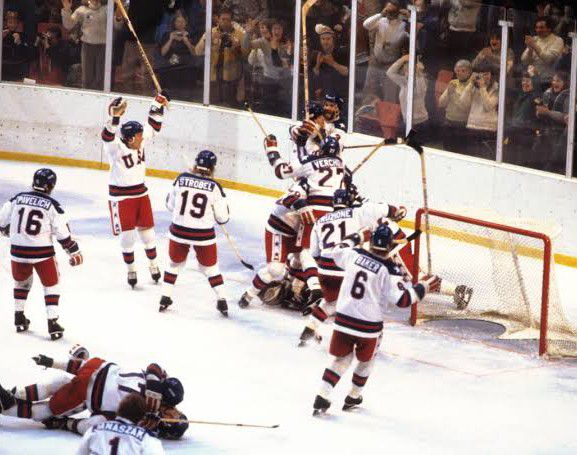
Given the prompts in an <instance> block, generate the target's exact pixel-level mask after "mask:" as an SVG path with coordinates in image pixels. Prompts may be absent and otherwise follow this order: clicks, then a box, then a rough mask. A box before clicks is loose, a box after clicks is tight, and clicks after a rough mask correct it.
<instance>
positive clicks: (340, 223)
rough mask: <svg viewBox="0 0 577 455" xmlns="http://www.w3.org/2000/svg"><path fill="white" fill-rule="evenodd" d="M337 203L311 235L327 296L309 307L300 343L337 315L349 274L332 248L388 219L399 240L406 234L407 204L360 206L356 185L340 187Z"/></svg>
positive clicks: (321, 280)
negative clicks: (331, 253)
mask: <svg viewBox="0 0 577 455" xmlns="http://www.w3.org/2000/svg"><path fill="white" fill-rule="evenodd" d="M333 206H334V208H335V211H334V212H332V213H328V214H326V215H324V216H323V217H321V218H319V219H318V220H317V221H316V222H315V224H314V227H313V231H312V234H311V254H312V255H313V257H314V258H315V260H316V261H317V264H318V270H319V281H320V284H321V288H322V291H323V297H324V298H323V299H322V300H321V303H320V305H317V306H314V307H312V308H309V310H310V311H312V315H311V316H310V317H309V321H308V322H307V325H306V327H305V328H304V330H303V332H302V334H301V337H300V340H301V343H300V346H304V345H305V344H306V341H307V340H309V339H310V338H312V337H313V336H315V335H316V329H317V327H318V325H319V324H320V323H322V322H324V321H325V320H326V319H327V318H328V317H329V316H332V315H333V314H334V308H335V304H336V301H337V297H338V295H339V290H340V287H341V283H342V281H343V277H344V275H345V271H344V270H343V269H341V268H339V267H338V266H337V265H336V264H335V262H334V261H333V260H332V259H331V258H330V257H328V255H327V254H325V253H326V252H329V251H330V250H332V249H333V248H334V247H335V245H337V244H339V243H341V242H342V241H343V240H344V239H345V238H346V237H347V236H349V235H352V234H354V233H355V232H359V231H361V230H362V229H369V230H373V229H374V228H375V227H376V226H377V224H380V223H384V222H388V223H389V227H391V229H392V230H393V232H394V233H395V238H396V239H398V238H401V237H402V236H404V234H402V231H400V229H399V228H398V226H397V225H396V224H395V222H398V221H400V220H401V219H403V218H404V217H405V215H406V214H407V209H406V208H405V207H403V206H400V207H396V206H394V205H389V204H383V203H375V202H365V203H364V204H362V205H360V202H359V201H358V195H357V194H356V192H355V191H353V190H352V187H349V188H348V189H339V190H336V191H335V194H334V196H333ZM407 250H408V248H405V249H404V250H403V251H407ZM316 338H317V340H319V341H320V336H318V335H316Z"/></svg>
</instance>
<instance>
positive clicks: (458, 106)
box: [439, 60, 472, 152]
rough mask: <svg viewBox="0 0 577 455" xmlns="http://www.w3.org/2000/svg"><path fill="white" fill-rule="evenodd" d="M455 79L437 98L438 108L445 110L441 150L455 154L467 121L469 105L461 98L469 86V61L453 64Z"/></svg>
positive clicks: (470, 71)
mask: <svg viewBox="0 0 577 455" xmlns="http://www.w3.org/2000/svg"><path fill="white" fill-rule="evenodd" d="M454 71H455V75H456V76H457V78H456V79H453V80H451V82H449V85H448V86H447V88H446V89H445V91H444V92H443V94H442V95H441V96H440V98H439V107H440V108H441V109H445V122H444V127H445V128H446V130H445V134H443V135H442V137H443V148H444V149H445V150H449V151H454V152H457V151H459V150H462V147H463V143H464V141H463V138H464V136H465V132H466V128H467V121H468V120H469V111H470V109H471V104H470V103H469V102H466V103H462V102H461V96H462V95H463V92H464V91H465V89H466V88H467V86H468V85H469V84H470V79H471V74H472V67H471V62H470V61H469V60H459V61H458V62H457V63H456V64H455V68H454Z"/></svg>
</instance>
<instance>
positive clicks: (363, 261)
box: [355, 256, 383, 273]
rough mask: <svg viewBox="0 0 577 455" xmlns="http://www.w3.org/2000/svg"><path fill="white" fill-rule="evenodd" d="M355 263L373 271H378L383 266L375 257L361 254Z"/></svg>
mask: <svg viewBox="0 0 577 455" xmlns="http://www.w3.org/2000/svg"><path fill="white" fill-rule="evenodd" d="M355 264H356V265H358V266H359V267H362V268H363V269H365V270H368V271H369V272H373V273H378V272H379V270H380V269H381V267H382V266H383V265H382V264H380V263H379V262H377V261H374V260H373V259H371V258H368V257H366V256H359V257H358V258H357V259H355Z"/></svg>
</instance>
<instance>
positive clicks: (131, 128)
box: [120, 120, 144, 141]
mask: <svg viewBox="0 0 577 455" xmlns="http://www.w3.org/2000/svg"><path fill="white" fill-rule="evenodd" d="M143 131H144V128H143V126H142V123H140V122H136V121H134V120H131V121H130V122H126V123H123V124H122V126H121V127H120V136H121V137H122V139H124V140H125V141H128V140H130V139H132V138H133V137H134V136H136V135H137V134H138V133H142V132H143Z"/></svg>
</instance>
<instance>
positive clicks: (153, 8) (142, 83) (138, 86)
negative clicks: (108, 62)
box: [114, 0, 172, 95]
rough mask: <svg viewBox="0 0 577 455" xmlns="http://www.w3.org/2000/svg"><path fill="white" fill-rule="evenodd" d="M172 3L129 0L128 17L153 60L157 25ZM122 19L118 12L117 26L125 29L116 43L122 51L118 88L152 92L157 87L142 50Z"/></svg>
mask: <svg viewBox="0 0 577 455" xmlns="http://www.w3.org/2000/svg"><path fill="white" fill-rule="evenodd" d="M171 5H172V0H130V4H129V7H128V17H129V18H130V20H131V22H132V25H133V26H134V28H135V31H136V34H137V36H138V38H139V39H140V42H141V44H142V47H143V48H144V52H145V53H146V56H147V57H148V59H149V61H151V62H152V61H153V60H154V53H155V51H156V49H157V46H158V45H157V43H156V41H155V34H156V28H157V27H158V25H159V24H160V23H161V21H162V17H163V14H164V12H165V11H166V9H167V8H170V7H171ZM123 23H124V19H123V18H122V16H121V15H119V14H115V26H116V27H119V28H121V29H122V33H121V34H120V36H118V37H117V41H115V43H114V44H115V46H118V48H117V49H118V50H119V51H120V53H121V54H122V58H121V59H122V65H121V74H120V77H121V81H118V83H117V84H116V87H115V90H118V91H122V92H127V93H135V94H140V95H149V94H153V93H154V91H155V89H154V86H153V83H152V79H151V77H150V75H149V74H148V70H147V69H146V65H145V64H144V62H143V59H142V57H141V55H140V50H139V49H138V46H137V44H136V41H135V39H134V37H133V35H132V33H130V31H129V30H128V27H127V26H126V24H123ZM122 51H123V52H122ZM117 58H119V57H117ZM119 59H120V58H119Z"/></svg>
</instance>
